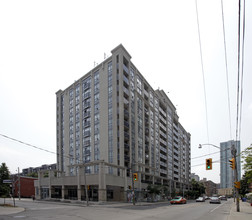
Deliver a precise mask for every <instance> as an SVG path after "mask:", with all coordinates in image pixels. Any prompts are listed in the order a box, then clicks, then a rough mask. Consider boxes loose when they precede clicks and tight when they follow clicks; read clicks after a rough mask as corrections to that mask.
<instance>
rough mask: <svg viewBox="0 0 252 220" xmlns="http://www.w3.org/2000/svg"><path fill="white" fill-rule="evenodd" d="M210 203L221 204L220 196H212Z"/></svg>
mask: <svg viewBox="0 0 252 220" xmlns="http://www.w3.org/2000/svg"><path fill="white" fill-rule="evenodd" d="M210 203H215V204H221V200H220V198H219V197H211V199H210Z"/></svg>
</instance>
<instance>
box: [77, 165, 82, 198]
mask: <svg viewBox="0 0 252 220" xmlns="http://www.w3.org/2000/svg"><path fill="white" fill-rule="evenodd" d="M78 169H79V170H78V175H77V197H78V201H81V171H82V169H81V168H80V167H78Z"/></svg>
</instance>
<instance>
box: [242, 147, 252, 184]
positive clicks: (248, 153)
mask: <svg viewBox="0 0 252 220" xmlns="http://www.w3.org/2000/svg"><path fill="white" fill-rule="evenodd" d="M242 153H243V154H244V155H243V156H242V158H243V159H244V165H243V168H244V170H245V175H246V179H247V181H248V183H252V144H251V145H250V146H249V147H247V148H246V149H245V150H244V151H243V152H242Z"/></svg>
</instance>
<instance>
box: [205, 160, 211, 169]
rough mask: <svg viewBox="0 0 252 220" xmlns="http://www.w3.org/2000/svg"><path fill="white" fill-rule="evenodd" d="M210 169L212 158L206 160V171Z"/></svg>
mask: <svg viewBox="0 0 252 220" xmlns="http://www.w3.org/2000/svg"><path fill="white" fill-rule="evenodd" d="M211 169H212V158H208V159H206V170H211Z"/></svg>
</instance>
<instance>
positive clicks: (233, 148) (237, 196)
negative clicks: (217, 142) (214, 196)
mask: <svg viewBox="0 0 252 220" xmlns="http://www.w3.org/2000/svg"><path fill="white" fill-rule="evenodd" d="M236 151H237V150H236V148H235V147H234V145H233V146H232V151H231V152H232V154H233V157H234V164H235V167H234V182H238V170H237V160H236ZM234 191H235V197H236V211H237V212H240V200H239V189H238V188H237V187H235V184H234Z"/></svg>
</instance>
